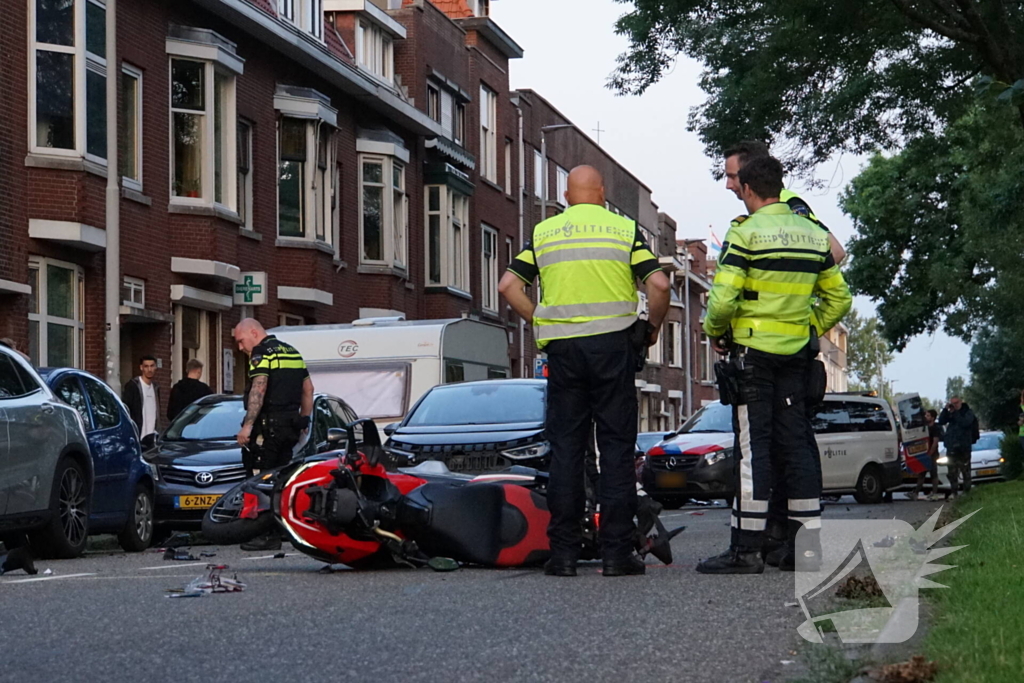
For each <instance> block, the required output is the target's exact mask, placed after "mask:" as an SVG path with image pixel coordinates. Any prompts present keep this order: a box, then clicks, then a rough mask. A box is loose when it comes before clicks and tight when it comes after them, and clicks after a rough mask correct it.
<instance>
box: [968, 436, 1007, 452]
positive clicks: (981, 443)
mask: <svg viewBox="0 0 1024 683" xmlns="http://www.w3.org/2000/svg"><path fill="white" fill-rule="evenodd" d="M1001 437H1002V434H982V435H981V438H980V439H978V441H977V443H975V444H974V445H973V446H971V450H972V451H995V450H998V449H999V442H1000V440H1001Z"/></svg>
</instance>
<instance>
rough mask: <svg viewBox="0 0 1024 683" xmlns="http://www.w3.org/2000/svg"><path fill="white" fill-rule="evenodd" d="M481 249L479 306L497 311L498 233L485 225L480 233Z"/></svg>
mask: <svg viewBox="0 0 1024 683" xmlns="http://www.w3.org/2000/svg"><path fill="white" fill-rule="evenodd" d="M481 234H482V236H483V245H482V246H483V249H482V256H481V260H480V271H481V278H480V287H481V291H480V304H481V306H483V308H484V310H487V311H495V312H496V311H497V310H498V231H497V230H495V229H494V228H491V227H489V226H487V225H484V226H483V229H482V231H481Z"/></svg>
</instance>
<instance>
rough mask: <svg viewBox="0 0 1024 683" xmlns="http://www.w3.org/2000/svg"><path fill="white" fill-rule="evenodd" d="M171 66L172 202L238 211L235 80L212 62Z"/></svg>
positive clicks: (176, 61)
mask: <svg viewBox="0 0 1024 683" xmlns="http://www.w3.org/2000/svg"><path fill="white" fill-rule="evenodd" d="M170 44H171V43H170V41H168V49H170ZM170 61H171V137H172V141H173V144H172V145H171V201H172V202H180V203H192V204H207V205H209V204H220V205H221V206H224V207H226V208H228V209H231V210H235V208H236V194H237V187H236V183H237V174H236V170H235V166H236V163H237V159H236V153H235V145H236V142H237V141H236V130H235V128H236V118H235V75H234V74H233V73H231V72H229V71H227V70H225V69H221V68H220V67H219V65H217V64H215V63H214V62H211V61H201V60H197V59H191V58H189V59H186V58H181V57H172V58H171V60H170Z"/></svg>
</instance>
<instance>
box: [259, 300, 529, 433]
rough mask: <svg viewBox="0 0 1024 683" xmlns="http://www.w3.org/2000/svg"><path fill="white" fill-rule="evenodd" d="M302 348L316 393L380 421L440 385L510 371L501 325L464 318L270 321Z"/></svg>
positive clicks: (398, 413)
mask: <svg viewBox="0 0 1024 683" xmlns="http://www.w3.org/2000/svg"><path fill="white" fill-rule="evenodd" d="M269 332H270V334H273V335H275V336H277V338H278V339H281V340H282V341H285V342H287V343H289V344H291V345H292V346H294V347H295V348H296V349H298V351H299V353H301V354H302V357H303V358H304V359H305V361H306V365H307V366H308V367H309V373H310V375H311V376H312V378H313V385H314V386H315V387H316V390H317V391H319V392H324V393H328V394H333V395H335V396H338V397H340V398H343V399H344V400H345V401H346V402H347V403H348V404H349V405H350V406H352V408H353V409H354V410H355V411H356V414H358V415H359V417H369V418H373V420H374V421H375V422H376V423H377V425H378V427H383V426H384V425H386V424H388V423H390V422H398V421H400V420H401V419H402V418H403V417H404V416H405V414H406V413H407V412H408V411H409V408H411V407H412V405H413V404H414V403H415V402H416V401H417V400H419V398H420V397H421V396H422V395H423V394H424V393H426V391H427V390H428V389H430V388H431V387H433V386H437V385H438V384H448V383H451V382H462V381H471V380H477V379H493V378H496V377H508V375H509V356H508V333H507V331H506V330H505V328H503V327H501V326H498V325H492V324H489V323H485V322H480V321H478V320H472V319H469V318H454V319H451V320H408V321H406V320H401V319H396V318H365V319H361V320H356V321H355V322H352V323H348V324H338V325H305V326H294V327H275V328H274V329H272V330H270V331H269Z"/></svg>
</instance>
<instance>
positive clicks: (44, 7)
mask: <svg viewBox="0 0 1024 683" xmlns="http://www.w3.org/2000/svg"><path fill="white" fill-rule="evenodd" d="M29 7H30V9H29V14H30V17H29V21H30V37H31V39H32V40H31V43H32V44H31V52H30V58H29V68H30V83H31V93H30V97H29V102H30V104H29V106H30V110H31V114H30V115H31V122H32V135H31V140H30V147H31V151H33V152H42V153H48V154H63V155H77V156H85V157H86V158H88V159H90V160H92V161H95V162H98V163H106V159H107V100H106V87H107V59H106V14H107V11H106V4H105V2H104V1H103V0H30V2H29Z"/></svg>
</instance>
